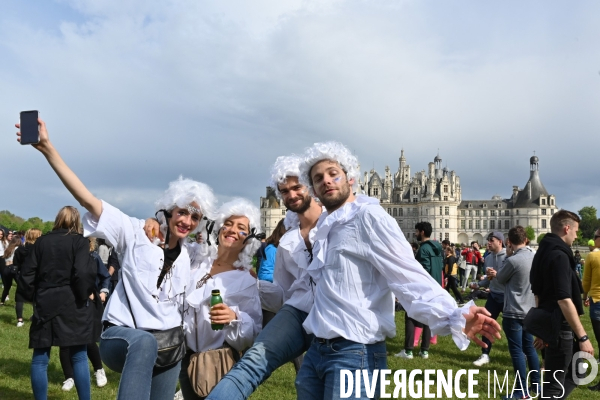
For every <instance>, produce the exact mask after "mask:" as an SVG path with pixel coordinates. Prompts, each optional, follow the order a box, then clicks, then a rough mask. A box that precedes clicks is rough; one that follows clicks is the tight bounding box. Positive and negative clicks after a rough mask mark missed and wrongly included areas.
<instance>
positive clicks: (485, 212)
mask: <svg viewBox="0 0 600 400" xmlns="http://www.w3.org/2000/svg"><path fill="white" fill-rule="evenodd" d="M484 206H485V204H484ZM483 216H484V217H487V210H483Z"/></svg>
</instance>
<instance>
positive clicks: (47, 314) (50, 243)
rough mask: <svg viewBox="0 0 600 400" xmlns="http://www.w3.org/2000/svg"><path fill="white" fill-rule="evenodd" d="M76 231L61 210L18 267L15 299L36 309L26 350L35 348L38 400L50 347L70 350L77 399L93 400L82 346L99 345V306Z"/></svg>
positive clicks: (77, 222) (75, 218) (73, 212)
mask: <svg viewBox="0 0 600 400" xmlns="http://www.w3.org/2000/svg"><path fill="white" fill-rule="evenodd" d="M80 226H81V218H80V216H79V211H77V209H76V208H75V207H72V206H65V207H63V208H61V209H60V211H59V212H58V214H57V215H56V219H55V221H54V226H53V228H52V231H51V232H49V233H48V234H46V235H43V236H41V237H40V238H39V239H38V240H37V241H36V242H35V244H34V247H33V249H32V250H31V251H30V254H29V255H28V257H27V258H26V259H25V261H24V262H23V264H22V265H21V274H20V275H19V281H18V291H19V294H20V295H21V296H22V298H23V299H25V300H26V301H32V302H33V303H34V311H33V318H32V320H31V328H30V330H29V348H33V358H32V361H31V386H32V389H33V395H34V397H35V399H36V400H40V399H46V397H47V392H48V375H47V369H48V362H49V360H50V349H51V347H52V346H66V347H70V348H71V349H70V351H71V355H72V363H73V369H74V377H73V378H74V381H75V387H76V388H77V395H78V397H79V399H80V400H81V399H90V396H91V391H90V374H89V371H88V368H87V350H86V345H87V343H90V342H92V341H95V340H98V336H99V334H100V330H101V329H100V328H101V327H100V314H101V312H102V305H101V304H100V299H99V297H98V293H97V291H96V290H95V279H96V270H95V269H94V268H93V266H92V264H91V263H89V244H88V241H87V240H86V239H85V238H84V237H83V236H82V235H81V234H80V233H79V228H80Z"/></svg>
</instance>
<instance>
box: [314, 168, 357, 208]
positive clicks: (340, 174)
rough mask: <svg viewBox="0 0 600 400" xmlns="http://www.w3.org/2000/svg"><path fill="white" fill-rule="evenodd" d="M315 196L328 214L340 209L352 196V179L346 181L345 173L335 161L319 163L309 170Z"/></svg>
mask: <svg viewBox="0 0 600 400" xmlns="http://www.w3.org/2000/svg"><path fill="white" fill-rule="evenodd" d="M310 178H311V181H312V185H313V190H314V192H315V195H316V196H317V197H318V198H319V200H321V203H322V204H323V205H324V206H325V208H326V209H327V211H328V212H332V211H335V210H336V209H338V208H339V207H341V206H342V205H343V204H344V203H346V201H347V200H348V199H349V198H350V196H351V195H352V184H354V179H351V180H350V181H348V179H347V177H346V173H345V172H344V170H343V169H342V168H341V167H340V165H339V164H338V163H337V162H335V161H329V160H323V161H319V162H318V163H316V164H315V165H313V166H312V168H311V169H310Z"/></svg>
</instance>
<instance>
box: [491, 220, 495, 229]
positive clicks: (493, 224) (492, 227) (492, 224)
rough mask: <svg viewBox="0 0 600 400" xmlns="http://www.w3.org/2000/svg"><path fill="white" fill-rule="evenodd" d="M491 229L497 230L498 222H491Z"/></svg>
mask: <svg viewBox="0 0 600 400" xmlns="http://www.w3.org/2000/svg"><path fill="white" fill-rule="evenodd" d="M490 229H496V221H490Z"/></svg>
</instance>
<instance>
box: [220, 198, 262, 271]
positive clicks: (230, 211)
mask: <svg viewBox="0 0 600 400" xmlns="http://www.w3.org/2000/svg"><path fill="white" fill-rule="evenodd" d="M217 214H218V215H217V218H216V220H215V227H214V231H213V232H214V233H215V234H216V235H217V236H218V234H219V231H220V230H221V228H222V227H223V225H224V224H225V221H226V220H227V218H229V217H232V216H243V217H246V218H248V221H249V223H250V226H249V227H248V230H249V232H246V234H247V236H246V238H247V242H246V246H245V247H244V249H243V250H242V251H241V252H240V255H239V258H238V260H237V261H236V262H234V263H233V266H234V267H238V268H244V269H247V270H248V269H250V268H252V258H253V257H254V254H256V251H257V250H258V248H259V247H260V243H261V242H260V238H258V237H256V235H258V236H259V237H261V236H262V237H264V234H263V235H261V234H262V233H263V231H262V228H261V226H260V211H259V209H258V208H257V207H256V206H255V205H254V204H252V203H251V202H250V201H249V200H247V199H243V198H235V199H233V200H231V201H228V202H227V203H224V204H223V205H222V206H221V207H219V210H218V211H217Z"/></svg>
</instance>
